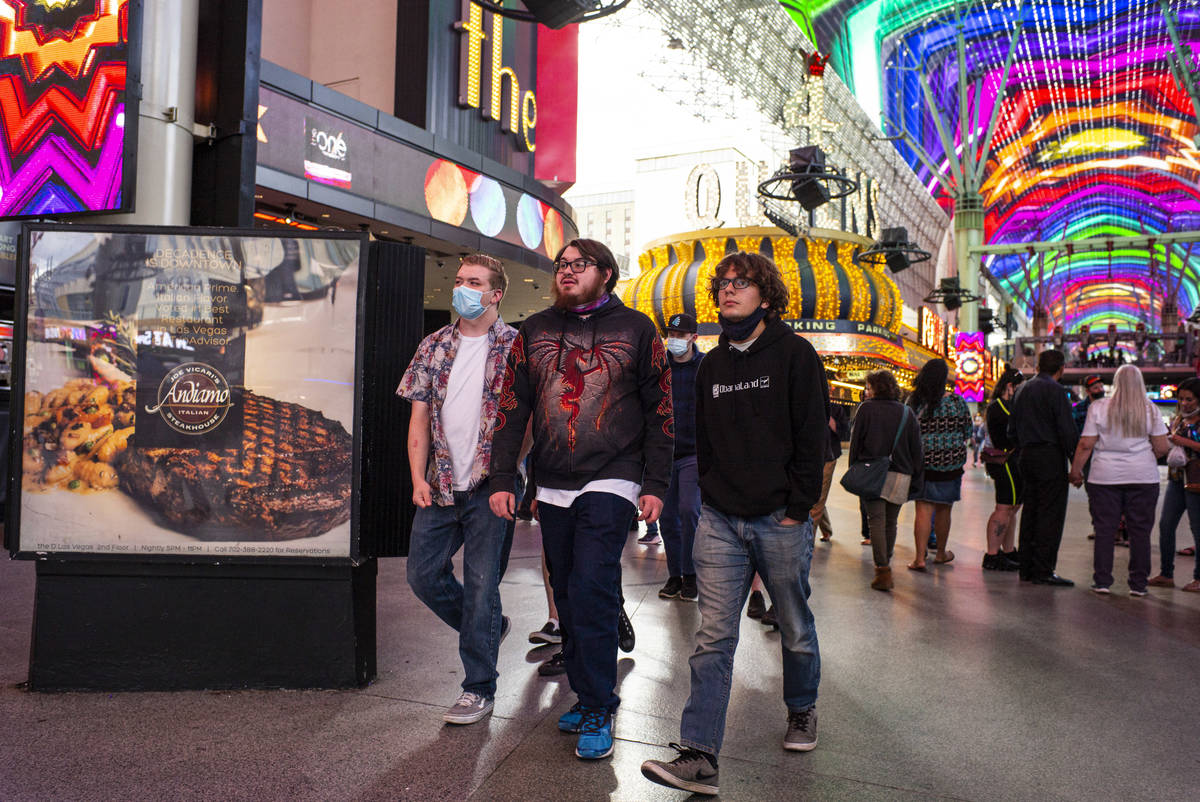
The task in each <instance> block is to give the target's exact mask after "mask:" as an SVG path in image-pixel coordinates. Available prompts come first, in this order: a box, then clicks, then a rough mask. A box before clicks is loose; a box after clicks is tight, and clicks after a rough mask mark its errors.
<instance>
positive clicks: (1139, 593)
mask: <svg viewBox="0 0 1200 802" xmlns="http://www.w3.org/2000/svg"><path fill="white" fill-rule="evenodd" d="M1147 593H1149V591H1148V590H1146V589H1145V588H1142V589H1141V590H1134V589H1133V588H1130V589H1129V595H1130V596H1145V595H1146V594H1147Z"/></svg>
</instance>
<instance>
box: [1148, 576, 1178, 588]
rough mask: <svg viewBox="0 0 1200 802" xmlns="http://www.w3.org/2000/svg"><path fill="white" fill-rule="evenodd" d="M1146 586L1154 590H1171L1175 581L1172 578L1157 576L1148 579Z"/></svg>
mask: <svg viewBox="0 0 1200 802" xmlns="http://www.w3.org/2000/svg"><path fill="white" fill-rule="evenodd" d="M1146 584H1148V585H1151V586H1153V587H1156V588H1173V587H1175V580H1174V578H1172V577H1169V576H1163V575H1162V574H1159V575H1158V576H1152V577H1150V579H1149V580H1148V581H1147V582H1146Z"/></svg>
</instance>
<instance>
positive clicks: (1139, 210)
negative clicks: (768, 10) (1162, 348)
mask: <svg viewBox="0 0 1200 802" xmlns="http://www.w3.org/2000/svg"><path fill="white" fill-rule="evenodd" d="M781 2H782V4H783V6H784V7H785V8H786V9H787V10H788V11H789V13H790V14H791V15H792V18H793V19H794V20H795V21H796V22H797V24H798V25H799V26H800V27H801V29H802V30H804V31H805V33H807V34H808V35H809V37H810V38H814V39H815V41H816V43H817V45H818V47H819V48H820V50H821V51H822V52H827V53H830V54H831V60H830V62H829V64H830V66H831V67H832V68H833V69H835V70H836V71H837V72H838V74H839V76H840V77H841V78H842V79H843V80H844V81H845V82H846V83H847V84H848V85H850V86H851V87H852V88H853V90H854V91H855V94H856V96H857V97H858V98H859V100H860V101H861V102H862V103H863V105H864V107H865V108H866V109H867V110H868V112H872V111H875V110H876V109H878V110H879V111H880V112H881V115H882V122H883V127H884V130H885V132H886V133H887V134H889V135H900V134H904V135H905V138H904V139H900V140H898V141H897V142H896V146H897V148H898V149H899V150H900V152H901V154H902V155H903V156H904V157H905V159H906V160H907V161H908V162H909V164H910V165H911V166H912V167H913V169H914V170H915V171H916V172H917V174H918V175H919V176H920V177H921V179H922V181H923V182H924V183H925V184H926V186H927V187H928V188H929V190H930V192H932V193H933V194H934V196H935V197H937V198H938V199H939V202H942V203H944V204H945V205H946V207H947V208H948V209H949V208H950V207H951V206H952V203H953V201H952V200H951V199H950V197H948V196H947V194H946V192H945V190H944V188H943V187H942V184H941V182H940V181H939V179H938V177H937V176H935V175H934V172H933V171H932V170H931V169H930V164H927V163H926V162H925V161H923V160H922V159H921V158H920V157H919V156H918V151H917V148H919V149H920V150H922V151H923V152H924V154H927V155H928V157H929V162H930V163H931V164H932V166H933V167H936V168H938V172H939V173H940V174H941V179H942V180H943V181H947V182H949V183H951V184H953V181H954V178H953V169H952V168H951V165H950V159H948V158H947V156H948V154H947V152H946V148H945V147H944V146H943V144H942V143H943V138H942V136H940V135H939V133H938V126H939V124H940V125H942V126H943V127H944V129H945V130H946V131H947V132H948V137H949V138H950V139H951V140H952V141H953V143H954V146H955V149H956V150H957V151H958V152H959V153H962V152H964V151H965V152H966V153H967V154H968V158H971V154H975V156H977V155H978V154H979V152H980V151H981V150H983V149H982V148H981V147H980V141H981V140H983V139H985V138H986V136H987V129H988V123H989V121H990V120H991V117H992V111H993V109H994V108H995V107H996V105H997V104H1000V105H999V113H998V117H997V125H996V128H995V134H994V136H993V137H992V140H991V146H990V149H989V150H987V151H986V152H987V154H988V161H987V165H986V168H985V172H984V175H985V176H986V179H985V180H984V182H983V185H982V188H981V192H982V196H983V203H984V209H985V212H986V217H985V241H986V242H987V243H988V244H1020V243H1031V242H1039V241H1064V240H1068V241H1074V240H1081V239H1088V238H1100V239H1101V240H1105V239H1108V238H1114V237H1123V236H1136V237H1142V236H1145V237H1147V238H1151V237H1155V236H1156V235H1161V234H1163V233H1164V232H1180V231H1195V230H1197V229H1200V150H1198V149H1197V142H1196V137H1197V133H1198V130H1197V116H1196V115H1197V110H1196V109H1195V108H1194V107H1193V101H1192V97H1191V96H1190V95H1189V91H1188V88H1187V83H1188V81H1187V76H1185V75H1183V74H1181V73H1179V72H1177V71H1174V70H1173V68H1172V59H1173V58H1174V57H1175V54H1176V53H1177V52H1178V54H1179V55H1178V57H1179V59H1180V61H1181V63H1182V64H1184V65H1186V68H1187V69H1188V70H1191V71H1192V72H1193V74H1194V75H1196V76H1198V77H1200V69H1197V68H1198V64H1200V59H1198V57H1200V2H1196V0H1165V2H1164V1H1163V0H983V1H981V0H971V1H970V2H953V0H781ZM1172 29H1173V31H1172ZM1172 32H1173V33H1174V34H1175V36H1176V38H1177V40H1178V41H1179V42H1180V43H1181V44H1182V45H1183V48H1181V49H1178V50H1177V48H1176V46H1175V41H1174V40H1173V38H1172ZM1014 36H1015V37H1016V38H1017V42H1016V50H1015V53H1014V57H1013V61H1012V67H1011V70H1010V72H1009V75H1008V80H1007V86H1005V87H1003V94H1002V96H1001V89H1002V84H1003V80H1002V76H1003V73H1004V65H1005V60H1006V57H1007V56H1008V53H1009V45H1010V42H1011V41H1012V39H1013V37H1014ZM960 42H961V52H962V58H961V63H963V64H965V69H964V70H963V73H964V77H965V93H964V94H965V97H966V103H965V104H963V103H962V102H961V100H960V98H961V97H962V95H961V94H960V82H959V72H960V70H959V64H960V55H959V50H960ZM1188 47H1190V48H1192V49H1193V50H1192V52H1191V53H1190V54H1189V53H1188V51H1187V48H1188ZM922 81H926V82H927V83H928V88H929V90H930V91H929V92H928V95H927V93H926V90H925V89H924V88H923V87H922ZM930 100H932V106H933V107H934V110H931V103H930ZM935 114H936V116H937V118H940V119H935ZM964 132H965V133H964ZM964 139H965V141H964ZM914 146H915V147H914ZM986 265H987V267H988V268H989V269H990V270H991V272H992V274H993V275H994V276H995V277H996V278H997V279H999V280H1000V282H1001V283H1002V284H1003V285H1004V286H1005V287H1006V288H1007V289H1008V290H1009V291H1010V292H1011V293H1012V295H1013V296H1014V297H1015V298H1018V299H1020V301H1021V302H1022V303H1023V304H1024V305H1025V307H1026V311H1028V312H1030V313H1034V312H1035V311H1037V310H1045V311H1046V312H1047V313H1048V314H1049V318H1050V321H1051V322H1052V323H1055V324H1061V325H1063V326H1064V329H1065V330H1067V331H1075V330H1078V328H1079V326H1081V325H1083V324H1088V325H1090V326H1091V327H1092V329H1093V330H1095V329H1097V328H1104V327H1105V326H1106V325H1107V324H1108V323H1116V324H1118V326H1120V327H1121V328H1132V327H1133V326H1134V325H1135V324H1136V323H1138V322H1144V323H1146V324H1148V325H1149V326H1150V327H1151V328H1154V329H1158V328H1160V327H1162V326H1163V325H1164V321H1166V325H1167V326H1168V327H1173V325H1174V321H1175V320H1176V319H1177V314H1176V313H1177V311H1178V312H1179V313H1181V314H1182V316H1186V315H1187V314H1188V313H1189V312H1191V311H1192V310H1193V309H1194V308H1195V307H1196V306H1197V303H1198V301H1200V298H1198V297H1197V287H1198V282H1197V274H1198V273H1200V247H1196V248H1195V253H1193V251H1192V249H1191V247H1190V246H1189V245H1187V244H1179V243H1175V244H1164V243H1161V242H1155V244H1154V245H1153V246H1149V245H1143V246H1138V247H1120V246H1118V247H1113V248H1109V247H1106V246H1105V245H1101V246H1099V247H1084V246H1081V247H1079V248H1075V249H1073V251H1072V252H1070V253H1067V252H1059V253H1054V252H1050V253H1047V254H1045V255H1044V256H1041V255H1039V256H1033V255H1030V254H1025V253H1022V254H1018V255H1005V256H994V257H988V260H987V261H986Z"/></svg>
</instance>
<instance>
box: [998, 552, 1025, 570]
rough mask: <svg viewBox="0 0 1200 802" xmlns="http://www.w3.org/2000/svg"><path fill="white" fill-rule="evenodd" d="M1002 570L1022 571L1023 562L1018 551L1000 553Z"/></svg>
mask: <svg viewBox="0 0 1200 802" xmlns="http://www.w3.org/2000/svg"><path fill="white" fill-rule="evenodd" d="M1000 570H1001V571H1020V570H1021V560H1020V559H1019V558H1018V557H1017V550H1016V549H1013V550H1012V551H1002V552H1000Z"/></svg>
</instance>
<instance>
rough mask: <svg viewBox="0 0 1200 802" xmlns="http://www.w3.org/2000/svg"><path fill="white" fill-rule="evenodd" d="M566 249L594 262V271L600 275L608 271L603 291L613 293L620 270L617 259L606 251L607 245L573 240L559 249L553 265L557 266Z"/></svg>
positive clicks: (593, 241) (579, 239)
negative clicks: (573, 250)
mask: <svg viewBox="0 0 1200 802" xmlns="http://www.w3.org/2000/svg"><path fill="white" fill-rule="evenodd" d="M567 248H574V249H575V250H577V251H579V253H580V255H581V256H583V258H584V259H590V260H592V261H593V262H595V263H596V269H597V270H599V271H600V272H601V273H603V272H604V271H605V270H608V271H610V275H609V277H608V280H607V281H605V282H604V289H606V290H608V291H609V292H612V291H613V287H615V286H617V279H619V278H620V277H621V268H620V267H618V266H617V257H615V256H613V252H612V251H610V250H609V249H608V246H607V245H605V244H604V243H603V242H600V241H598V240H594V239H584V238H582V237H580V238H578V239H573V240H571V241H570V242H568V243H567V244H566V245H564V246H562V247H561V248H559V249H558V253H556V254H554V264H556V265H557V264H558V260H559V259H561V258H562V255H563V252H564V251H565V250H566V249H567Z"/></svg>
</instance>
